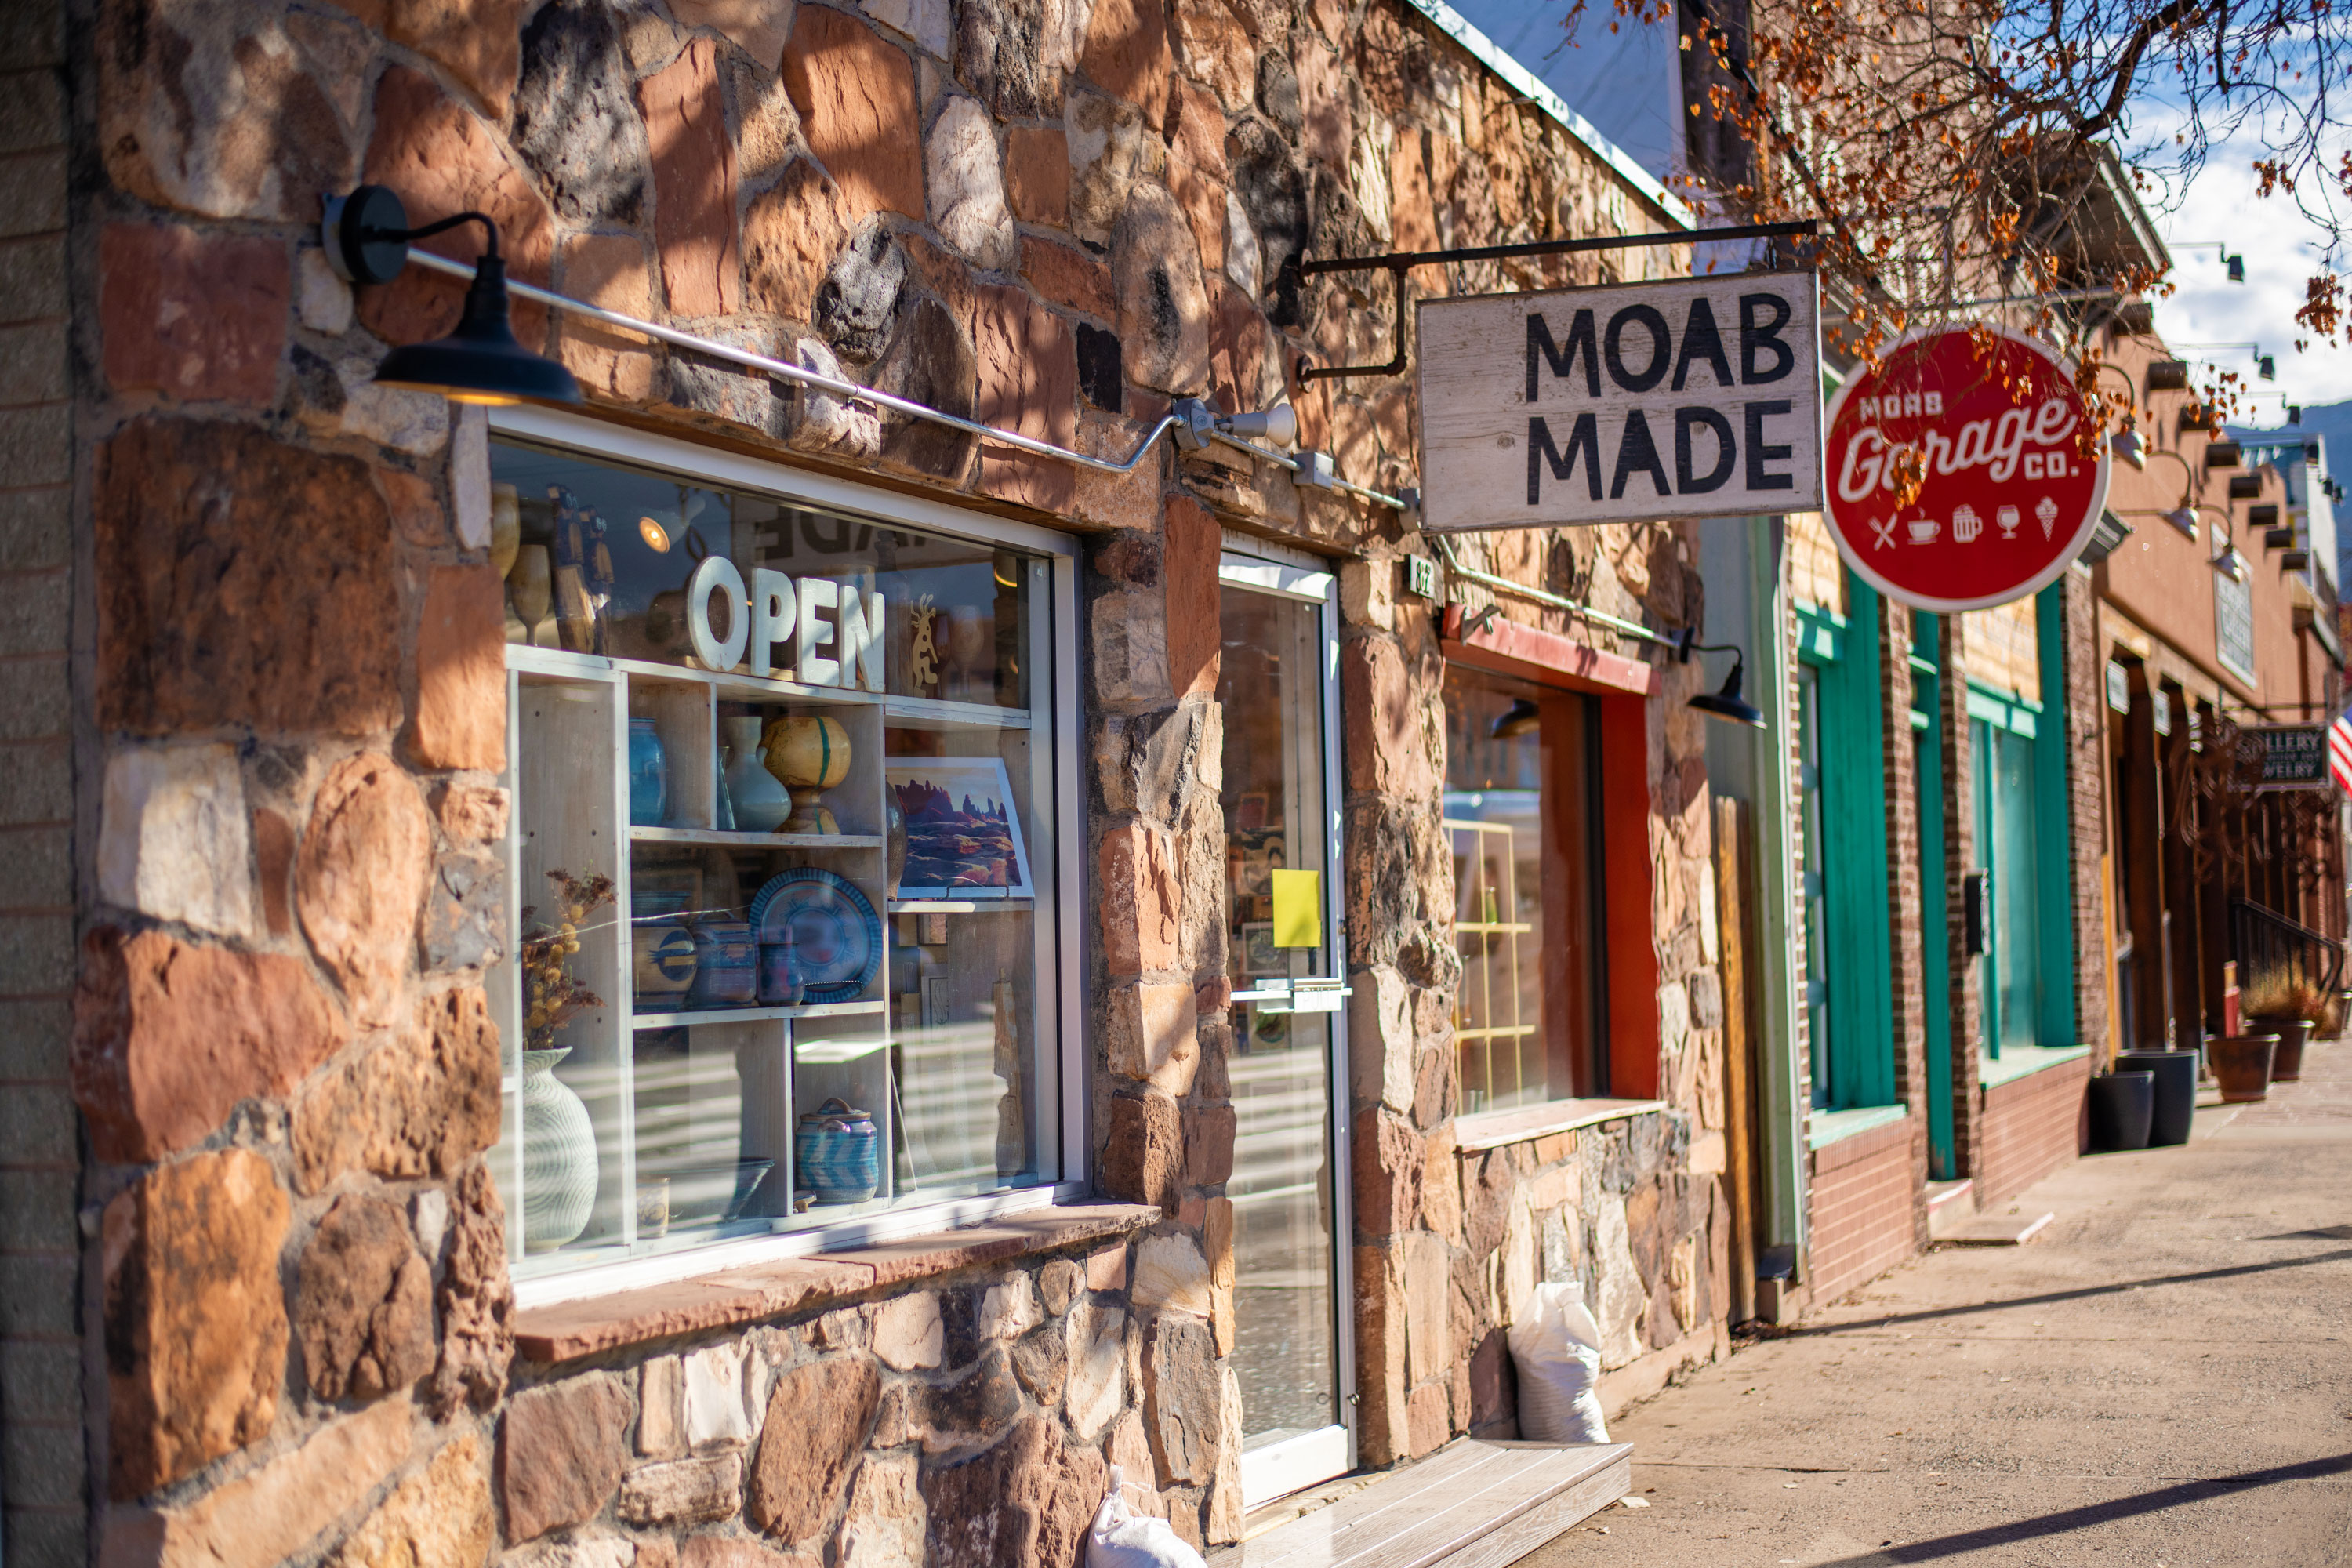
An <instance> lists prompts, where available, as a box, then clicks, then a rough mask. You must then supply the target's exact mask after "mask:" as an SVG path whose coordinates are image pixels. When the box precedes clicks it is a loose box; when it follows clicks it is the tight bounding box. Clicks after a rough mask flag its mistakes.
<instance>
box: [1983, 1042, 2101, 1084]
mask: <svg viewBox="0 0 2352 1568" xmlns="http://www.w3.org/2000/svg"><path fill="white" fill-rule="evenodd" d="M2090 1054H2091V1047H2088V1046H2004V1047H2001V1052H2000V1056H1999V1057H1998V1058H1995V1057H1989V1056H1985V1055H1983V1054H1982V1053H1979V1055H1978V1057H1977V1091H1978V1092H1979V1094H1981V1093H1982V1092H1983V1091H1984V1090H1986V1089H1999V1088H2000V1086H2001V1085H2002V1084H2005V1083H2014V1082H2016V1081H2017V1080H2018V1079H2021V1078H2031V1077H2032V1075H2033V1074H2035V1073H2038V1072H2048V1071H2049V1070H2050V1069H2051V1068H2054V1067H2063V1066H2065V1065H2066V1064H2067V1063H2068V1062H2078V1061H2081V1060H2082V1059H2083V1058H2084V1057H2087V1056H2089V1055H2090Z"/></svg>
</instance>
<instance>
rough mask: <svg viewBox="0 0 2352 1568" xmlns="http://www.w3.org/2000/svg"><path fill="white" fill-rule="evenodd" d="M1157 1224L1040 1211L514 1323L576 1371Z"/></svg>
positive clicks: (524, 1349) (1129, 1216)
mask: <svg viewBox="0 0 2352 1568" xmlns="http://www.w3.org/2000/svg"><path fill="white" fill-rule="evenodd" d="M1159 1220H1160V1211H1159V1209H1157V1208H1155V1207H1152V1206H1150V1205H1142V1204H1094V1205H1085V1206H1073V1207H1067V1208H1043V1209H1035V1210H1032V1211H1029V1212H1027V1213H1023V1214H1014V1215H1003V1216H1000V1217H998V1218H995V1219H992V1220H987V1221H984V1222H982V1224H979V1225H974V1226H965V1227H963V1228H962V1229H960V1230H946V1231H939V1232H935V1233H933V1234H931V1235H929V1236H915V1237H907V1238H906V1239H904V1240H901V1241H893V1242H887V1243H883V1244H881V1245H878V1246H872V1247H850V1248H845V1249H844V1250H842V1251H839V1252H820V1253H812V1254H808V1255H805V1256H803V1257H799V1258H777V1259H775V1260H773V1261H772V1262H762V1263H755V1264H748V1265H742V1266H739V1267H734V1268H722V1269H719V1270H716V1271H714V1272H711V1273H709V1274H702V1275H698V1276H695V1277H694V1278H692V1279H676V1280H671V1281H668V1282H667V1283H663V1284H657V1285H647V1286H643V1287H640V1288H638V1289H628V1290H618V1291H614V1292H613V1293H611V1294H609V1295H602V1296H587V1297H581V1298H576V1299H574V1300H567V1301H551V1302H549V1303H547V1304H545V1305H543V1306H536V1307H526V1308H524V1309H522V1310H520V1311H519V1312H517V1313H516V1314H515V1349H516V1351H517V1352H519V1353H520V1355H521V1356H522V1357H523V1359H525V1360H526V1361H534V1362H541V1363H559V1362H568V1361H577V1360H579V1359H581V1358H582V1357H583V1356H591V1355H596V1354H600V1353H602V1352H606V1351H613V1350H620V1349H623V1348H625V1347H626V1346H629V1345H636V1344H644V1343H646V1342H649V1341H653V1340H660V1339H667V1338H670V1337H671V1336H673V1335H677V1334H690V1333H699V1332H702V1331H706V1330H709V1329H724V1328H736V1327H740V1326H741V1325H743V1324H746V1323H753V1322H759V1321H762V1320H765V1319H769V1318H777V1317H782V1316H784V1315H786V1314H788V1313H801V1312H807V1311H811V1310H815V1309H817V1308H820V1307H825V1306H830V1305H833V1304H835V1303H836V1302H840V1301H844V1300H848V1299H850V1298H852V1297H855V1296H860V1295H863V1294H865V1293H866V1292H867V1291H871V1290H877V1289H889V1288H892V1287H897V1286H907V1285H912V1284H915V1283H917V1282H919V1281H921V1280H924V1279H934V1278H937V1277H938V1276H940V1275H944V1274H952V1273H954V1272H956V1271H957V1270H959V1269H963V1268H979V1267H982V1266H983V1265H988V1264H1002V1263H1009V1262H1013V1261H1014V1260H1016V1259H1019V1258H1035V1257H1041V1256H1043V1255H1045V1254H1046V1253H1052V1252H1063V1251H1067V1250H1069V1249H1072V1248H1075V1247H1086V1246H1088V1245H1089V1244H1092V1243H1097V1242H1102V1241H1110V1240H1117V1239H1120V1238H1123V1237H1127V1236H1129V1235H1131V1234H1132V1233H1134V1232H1136V1231H1139V1230H1141V1229H1143V1228H1144V1227H1145V1226H1150V1225H1156V1224H1157V1223H1159Z"/></svg>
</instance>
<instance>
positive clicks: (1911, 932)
mask: <svg viewBox="0 0 2352 1568" xmlns="http://www.w3.org/2000/svg"><path fill="white" fill-rule="evenodd" d="M1878 635H1879V637H1880V643H1881V646H1880V652H1879V660H1878V671H1879V674H1878V681H1879V730H1880V734H1881V735H1882V737H1883V744H1884V747H1885V758H1886V890H1887V910H1886V915H1887V921H1888V925H1889V927H1890V930H1889V933H1888V934H1889V938H1890V940H1889V942H1888V958H1889V960H1890V963H1889V974H1888V984H1890V985H1891V986H1892V987H1893V988H1894V1003H1895V1005H1894V1009H1893V1011H1892V1013H1891V1014H1890V1021H1891V1022H1892V1024H1893V1025H1894V1050H1895V1099H1896V1100H1900V1101H1902V1102H1903V1103H1904V1104H1905V1105H1906V1106H1908V1107H1910V1109H1911V1118H1912V1121H1913V1122H1914V1123H1915V1124H1916V1125H1917V1126H1919V1127H1922V1128H1924V1127H1926V1126H1927V978H1926V973H1925V969H1926V965H1925V963H1924V961H1923V959H1922V956H1921V955H1922V952H1923V949H1922V947H1921V942H1922V936H1921V931H1920V926H1921V922H1922V921H1923V920H1924V918H1925V914H1924V910H1922V908H1921V904H1922V893H1921V889H1920V886H1919V879H1920V876H1921V874H1922V873H1921V870H1920V866H1919V755H1918V752H1916V751H1915V750H1914V749H1913V748H1914V747H1915V745H1916V742H1915V741H1914V740H1913V739H1912V730H1911V665H1910V652H1911V608H1910V606H1909V605H1900V604H1897V603H1895V601H1894V600H1893V599H1890V598H1885V597H1881V598H1880V600H1879V601H1878ZM1914 1142H1915V1144H1916V1147H1915V1148H1914V1150H1913V1152H1914V1153H1915V1154H1916V1156H1917V1162H1918V1168H1917V1169H1916V1171H1914V1172H1913V1173H1912V1181H1911V1194H1912V1215H1911V1219H1912V1242H1913V1245H1914V1246H1916V1247H1924V1246H1926V1245H1927V1140H1926V1139H1925V1138H1924V1137H1922V1138H1919V1139H1916V1140H1915V1141H1914Z"/></svg>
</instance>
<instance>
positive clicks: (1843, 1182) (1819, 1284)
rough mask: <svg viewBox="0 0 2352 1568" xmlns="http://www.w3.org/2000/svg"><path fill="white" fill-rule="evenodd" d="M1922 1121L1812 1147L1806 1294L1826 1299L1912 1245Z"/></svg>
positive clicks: (1880, 1270) (1922, 1161)
mask: <svg viewBox="0 0 2352 1568" xmlns="http://www.w3.org/2000/svg"><path fill="white" fill-rule="evenodd" d="M1926 1163H1927V1123H1926V1122H1925V1121H1921V1120H1920V1119H1919V1118H1918V1117H1916V1116H1906V1117H1905V1118H1904V1119H1903V1120H1902V1121H1897V1122H1892V1123H1890V1124H1888V1125H1887V1126H1885V1127H1874V1128H1873V1129H1871V1130H1870V1131H1867V1132H1860V1133H1856V1134H1855V1135H1854V1136H1853V1137H1851V1138H1844V1139H1840V1140H1839V1141H1838V1142H1835V1143H1832V1144H1830V1145H1829V1146H1828V1147H1826V1148H1822V1149H1816V1150H1814V1151H1813V1153H1812V1157H1811V1160H1810V1161H1809V1162H1808V1164H1809V1165H1810V1166H1811V1172H1812V1197H1813V1231H1812V1247H1811V1253H1812V1299H1813V1301H1814V1303H1815V1304H1816V1305H1821V1304H1823V1303H1826V1302H1830V1301H1833V1300H1837V1298H1838V1297H1840V1296H1843V1294H1845V1293H1846V1292H1847V1291H1848V1290H1851V1289H1853V1288H1854V1287H1855V1286H1857V1285H1860V1284H1862V1283H1863V1282H1864V1281H1865V1280H1869V1279H1876V1278H1877V1277H1878V1276H1879V1275H1881V1274H1884V1273H1885V1272H1886V1271H1887V1270H1888V1269H1890V1268H1894V1267H1895V1265H1896V1264H1898V1263H1900V1262H1902V1261H1903V1260H1904V1259H1905V1258H1908V1257H1910V1256H1911V1255H1912V1253H1913V1252H1915V1251H1916V1250H1917V1247H1918V1242H1917V1239H1916V1237H1917V1226H1918V1225H1919V1220H1918V1218H1917V1209H1918V1205H1919V1201H1920V1200H1919V1175H1918V1173H1919V1172H1920V1170H1922V1169H1923V1168H1924V1167H1925V1165H1926Z"/></svg>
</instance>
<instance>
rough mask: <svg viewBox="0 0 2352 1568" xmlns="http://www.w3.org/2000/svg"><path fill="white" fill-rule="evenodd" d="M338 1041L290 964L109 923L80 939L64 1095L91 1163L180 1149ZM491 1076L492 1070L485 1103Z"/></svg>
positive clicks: (335, 1028) (281, 1086)
mask: <svg viewBox="0 0 2352 1568" xmlns="http://www.w3.org/2000/svg"><path fill="white" fill-rule="evenodd" d="M345 1038H346V1034H345V1031H344V1028H343V1026H342V1024H341V1020H340V1019H339V1018H338V1017H337V1016H336V1015H335V1012H334V1009H333V1008H332V1007H331V1005H329V1004H328V1002H327V1000H326V999H325V998H324V997H323V996H321V995H320V993H319V989H318V987H317V985H316V984H314V983H313V982H312V981H311V979H310V974H309V973H308V972H307V971H306V970H305V969H304V967H303V966H302V964H301V963H299V961H297V960H295V959H291V958H286V957H282V956H279V955H276V954H270V953H240V952H228V951H226V949H222V948H213V947H196V946H193V945H190V944H188V943H185V942H180V941H178V940H176V939H175V938H173V937H170V936H167V935H165V934H164V933H163V932H162V931H142V932H141V933H139V934H138V935H137V936H132V937H125V936H124V935H123V934H122V932H121V931H118V930H116V929H115V928H113V927H111V926H100V927H99V928H97V929H96V930H94V931H91V932H90V933H89V936H88V937H86V938H84V939H83V943H82V972H81V977H80V982H79V986H78V988H77V990H76V992H75V995H74V1046H73V1083H74V1097H75V1099H76V1100H78V1101H79V1103H80V1105H81V1108H82V1113H83V1114H84V1115H85V1116H87V1117H88V1118H89V1126H90V1142H91V1145H92V1148H93V1150H94V1152H96V1153H97V1155H98V1157H99V1158H100V1159H101V1160H107V1161H111V1162H114V1163H143V1162H147V1161H152V1160H156V1159H160V1158H162V1157H163V1155H165V1154H168V1153H171V1152H175V1151H178V1150H181V1149H185V1148H188V1147H190V1146H192V1145H194V1144H195V1143H197V1142H201V1141H202V1140H204V1139H205V1137H207V1136H209V1135H210V1134H211V1132H212V1131H213V1130H214V1129H215V1128H216V1127H218V1126H219V1125H220V1124H221V1122H222V1121H224V1120H225V1119H226V1117H227V1115H228V1113H229V1111H230V1110H233V1109H234V1108H235V1107H236V1103H237V1102H238V1101H239V1100H245V1099H247V1098H248V1097H261V1098H277V1097H280V1096H283V1095H285V1094H287V1093H288V1092H289V1091H290V1090H291V1089H293V1088H294V1086H295V1085H296V1084H298V1083H299V1082H300V1081H301V1080H302V1079H303V1077H304V1076H305V1075H306V1074H308V1073H309V1072H310V1069H311V1068H315V1067H317V1066H318V1065H319V1064H320V1062H322V1061H324V1060H326V1059H327V1058H329V1057H331V1056H332V1055H333V1054H334V1053H335V1052H336V1051H338V1050H340V1049H341V1047H342V1045H343V1042H344V1040H345ZM496 1071H497V1068H496V1064H495V1061H494V1062H493V1064H492V1068H491V1072H492V1078H493V1085H494V1087H493V1094H494V1095H495V1092H496V1091H495V1079H496Z"/></svg>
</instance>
